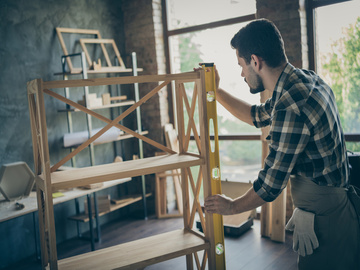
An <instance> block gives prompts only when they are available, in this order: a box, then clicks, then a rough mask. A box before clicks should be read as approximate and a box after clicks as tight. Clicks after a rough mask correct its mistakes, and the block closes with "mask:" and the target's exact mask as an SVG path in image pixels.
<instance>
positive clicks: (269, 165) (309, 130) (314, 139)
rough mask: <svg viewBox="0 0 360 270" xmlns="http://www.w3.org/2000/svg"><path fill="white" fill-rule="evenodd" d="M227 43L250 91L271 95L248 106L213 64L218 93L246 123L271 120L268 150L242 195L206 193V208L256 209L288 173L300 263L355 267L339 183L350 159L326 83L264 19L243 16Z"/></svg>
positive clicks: (351, 218) (354, 232)
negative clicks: (296, 59)
mask: <svg viewBox="0 0 360 270" xmlns="http://www.w3.org/2000/svg"><path fill="white" fill-rule="evenodd" d="M231 46H232V47H233V48H234V49H235V50H236V55H237V59H238V63H239V65H240V67H241V68H242V71H241V76H242V77H244V78H245V81H246V82H247V84H248V85H249V87H250V92H251V93H258V92H261V91H264V90H265V89H266V90H267V91H271V92H272V97H271V98H270V99H269V100H267V101H266V102H265V103H264V104H261V105H254V106H251V105H250V104H248V103H246V102H245V101H242V100H240V99H237V98H235V97H233V96H231V95H230V94H228V93H227V92H225V90H223V89H221V88H219V81H220V78H219V75H218V73H217V71H216V82H217V88H218V89H217V100H218V101H219V102H220V103H221V104H222V105H223V106H224V107H225V108H226V109H227V110H229V111H230V112H231V113H232V114H233V115H234V116H236V117H237V118H239V119H240V120H242V121H244V122H246V123H248V124H250V125H255V127H258V128H260V127H264V126H268V125H270V133H269V136H268V137H267V141H268V143H269V155H268V156H267V157H266V159H265V163H264V168H263V169H262V170H261V171H260V172H259V174H258V178H257V179H256V180H255V181H254V184H253V187H252V188H251V189H249V190H248V191H247V193H246V194H245V195H243V196H241V197H239V198H237V199H234V200H233V199H230V198H228V197H226V196H224V195H214V196H210V197H208V198H206V200H205V210H206V211H207V212H208V213H218V214H221V215H232V214H236V213H241V212H244V211H247V210H251V209H254V208H256V207H259V206H261V205H263V204H264V203H265V202H271V201H273V200H275V199H276V198H277V197H278V196H279V194H280V193H281V192H282V190H283V189H284V188H285V187H286V185H287V183H288V181H289V180H290V181H291V193H292V197H293V202H294V206H295V207H296V208H295V210H294V213H293V216H292V218H291V219H290V221H289V222H288V224H287V226H286V228H287V229H289V230H294V236H293V241H294V245H293V248H294V250H295V251H298V253H299V256H298V266H299V269H306V270H308V269H316V270H319V269H327V270H329V269H342V270H344V269H360V263H359V260H360V259H359V258H360V247H359V245H360V244H359V240H360V229H359V223H358V221H357V216H356V213H355V210H354V207H353V206H352V204H351V203H350V201H349V199H348V196H347V192H346V189H345V188H346V187H347V186H348V174H349V168H348V160H347V154H346V147H345V140H344V135H343V131H342V128H341V124H340V119H339V114H338V110H337V107H336V103H335V98H334V94H333V92H332V90H331V89H330V87H329V86H328V85H327V84H325V82H324V81H323V80H322V79H321V78H319V76H318V75H316V74H315V73H314V72H312V71H307V70H301V69H297V68H294V67H293V66H292V65H291V64H290V63H289V62H288V60H287V57H286V54H285V50H284V43H283V40H282V37H281V34H280V32H279V30H278V29H277V28H276V26H275V25H274V24H273V23H272V22H270V21H268V20H265V19H260V20H255V21H253V22H251V23H249V24H248V25H247V26H245V27H244V28H242V29H241V30H240V31H239V32H238V33H237V34H235V36H234V37H233V39H232V40H231Z"/></svg>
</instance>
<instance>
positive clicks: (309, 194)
mask: <svg viewBox="0 0 360 270" xmlns="http://www.w3.org/2000/svg"><path fill="white" fill-rule="evenodd" d="M290 181H291V195H292V198H293V203H294V206H295V207H298V208H299V209H301V210H304V211H308V212H312V213H314V214H315V222H314V229H315V234H316V236H317V238H318V241H319V247H318V248H317V249H315V250H314V253H313V254H311V255H308V256H305V257H303V256H300V255H299V257H298V268H299V269H300V270H311V269H314V270H321V269H326V270H332V269H334V270H335V269H336V270H360V226H359V222H358V219H357V215H356V212H355V210H354V207H353V205H352V204H351V202H350V200H349V198H348V194H347V190H346V189H344V188H338V187H327V186H319V185H317V184H315V183H314V182H312V181H311V180H310V179H308V178H305V177H302V176H299V175H296V176H291V177H290Z"/></svg>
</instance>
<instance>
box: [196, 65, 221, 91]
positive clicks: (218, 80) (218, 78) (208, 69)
mask: <svg viewBox="0 0 360 270" xmlns="http://www.w3.org/2000/svg"><path fill="white" fill-rule="evenodd" d="M199 65H200V66H201V64H200V63H199ZM198 70H202V67H199V68H194V71H198ZM214 70H215V83H216V90H217V89H219V85H220V76H219V72H218V71H217V69H216V65H214ZM205 72H210V68H205Z"/></svg>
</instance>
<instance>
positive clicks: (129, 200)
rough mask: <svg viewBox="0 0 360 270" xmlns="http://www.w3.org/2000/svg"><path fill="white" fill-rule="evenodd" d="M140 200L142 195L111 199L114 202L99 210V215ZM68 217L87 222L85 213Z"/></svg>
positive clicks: (87, 218)
mask: <svg viewBox="0 0 360 270" xmlns="http://www.w3.org/2000/svg"><path fill="white" fill-rule="evenodd" d="M151 195H152V194H151V193H147V194H146V197H150V196H151ZM141 200H142V195H139V196H128V197H127V198H123V199H120V200H114V199H112V200H111V202H114V201H116V203H115V204H111V205H110V209H109V210H107V211H101V212H99V217H101V216H104V215H106V214H108V213H111V212H113V211H116V210H118V209H120V208H123V207H125V206H128V205H130V204H133V203H135V202H138V201H141ZM85 202H86V201H85ZM85 209H86V208H85ZM93 216H94V217H95V215H93ZM68 219H71V220H76V221H80V222H89V215H88V214H87V213H85V214H79V215H74V216H70V217H68Z"/></svg>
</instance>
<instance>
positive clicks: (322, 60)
mask: <svg viewBox="0 0 360 270" xmlns="http://www.w3.org/2000/svg"><path fill="white" fill-rule="evenodd" d="M359 10H360V1H346V2H342V3H337V4H333V5H328V6H322V7H318V8H316V9H315V34H316V39H315V45H316V46H315V56H316V69H317V73H318V74H319V75H320V76H321V77H322V78H324V80H325V81H326V82H327V83H328V84H329V85H330V86H331V88H332V89H333V91H334V94H335V97H336V101H337V105H338V109H339V113H340V118H341V123H342V127H343V129H344V132H345V133H346V134H354V133H356V134H359V133H360V119H359V118H360V117H359V115H360V13H359ZM357 141H359V139H357ZM347 148H348V149H349V150H352V151H356V152H358V151H360V143H359V142H350V141H347Z"/></svg>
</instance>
